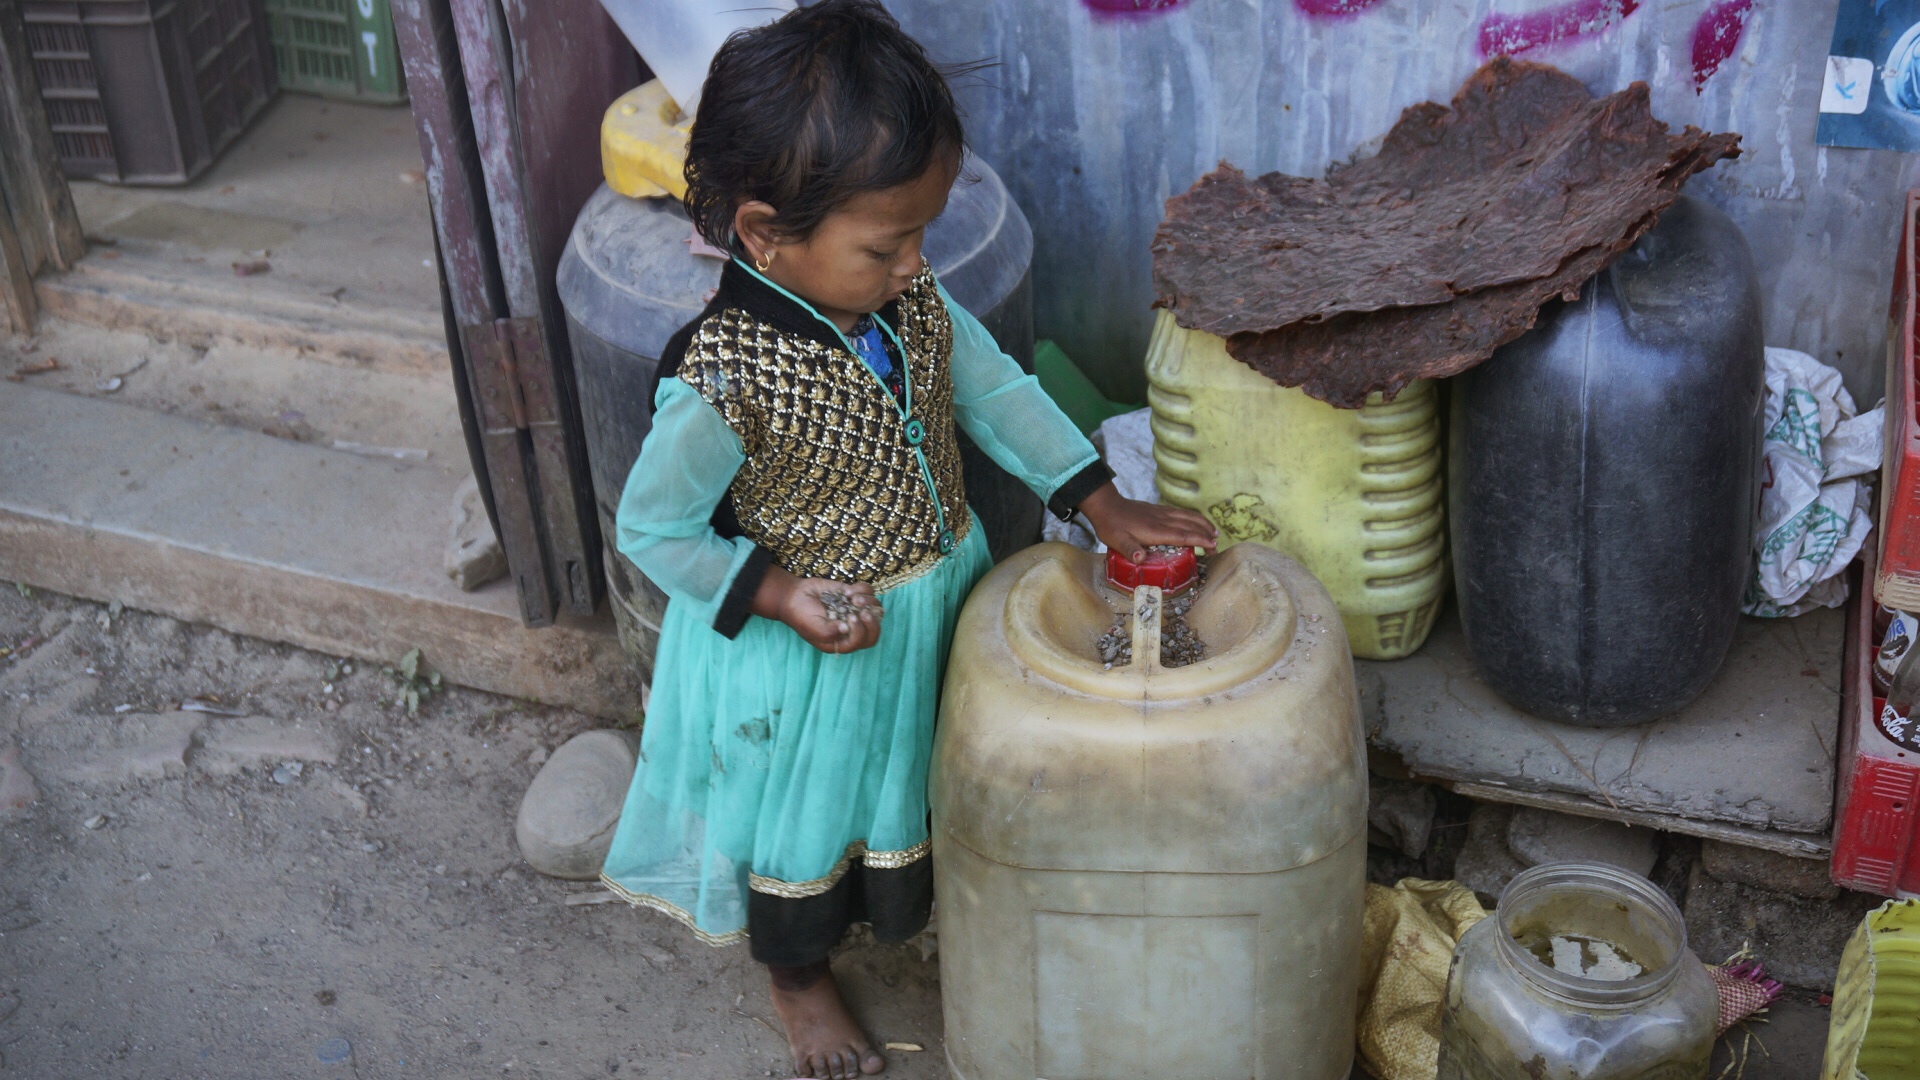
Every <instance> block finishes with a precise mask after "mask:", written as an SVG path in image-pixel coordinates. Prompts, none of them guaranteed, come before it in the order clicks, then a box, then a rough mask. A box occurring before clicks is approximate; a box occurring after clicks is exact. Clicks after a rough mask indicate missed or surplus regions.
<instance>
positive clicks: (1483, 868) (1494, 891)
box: [1453, 803, 1527, 907]
mask: <svg viewBox="0 0 1920 1080" xmlns="http://www.w3.org/2000/svg"><path fill="white" fill-rule="evenodd" d="M1512 818H1513V808H1512V807H1510V806H1501V805H1500V804H1498V803H1481V804H1480V805H1479V806H1476V807H1474V808H1473V815H1472V816H1471V817H1469V818H1468V819H1467V842H1466V844H1465V846H1463V847H1462V848H1461V849H1460V858H1459V859H1458V860H1457V861H1455V863H1454V864H1453V879H1454V880H1455V881H1458V882H1459V883H1460V884H1462V885H1465V886H1466V887H1467V888H1469V889H1472V890H1473V891H1474V894H1475V895H1477V896H1478V897H1479V898H1480V902H1481V903H1483V904H1485V905H1487V906H1488V907H1492V906H1493V905H1494V902H1495V901H1497V900H1499V899H1500V891H1501V890H1502V889H1505V888H1506V887H1507V882H1509V881H1512V880H1513V879H1514V877H1515V876H1516V875H1518V874H1519V873H1520V871H1522V870H1525V869H1526V868H1527V865H1526V864H1525V863H1523V862H1521V861H1520V860H1519V859H1516V858H1514V856H1513V852H1511V851H1509V850H1507V827H1508V825H1509V823H1510V822H1511V821H1512Z"/></svg>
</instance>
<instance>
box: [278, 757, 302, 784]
mask: <svg viewBox="0 0 1920 1080" xmlns="http://www.w3.org/2000/svg"><path fill="white" fill-rule="evenodd" d="M306 768H307V767H306V766H305V765H303V764H301V763H300V762H298V761H283V762H281V763H280V764H278V765H275V766H274V767H273V782H274V783H276V784H291V783H293V782H294V781H295V780H298V779H300V774H301V773H302V772H304V771H306Z"/></svg>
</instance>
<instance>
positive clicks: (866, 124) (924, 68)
mask: <svg viewBox="0 0 1920 1080" xmlns="http://www.w3.org/2000/svg"><path fill="white" fill-rule="evenodd" d="M969 70H972V68H971V66H969V67H962V68H954V69H949V72H950V73H954V74H960V73H964V72H966V71H969ZM965 148H966V133H965V132H964V131H963V130H962V129H961V126H960V113H959V110H958V109H956V108H955V107H954V103H953V93H952V91H951V90H949V89H948V88H947V80H946V78H945V76H944V75H943V73H942V70H941V69H940V68H939V67H936V66H935V65H934V63H933V61H931V60H929V59H928V58H927V53H926V50H925V49H922V48H921V47H920V43H919V42H917V41H915V40H913V39H912V38H911V37H908V36H907V34H906V32H905V31H904V30H901V29H900V24H899V23H897V22H895V21H894V18H893V16H892V15H889V14H888V13H887V11H886V9H885V8H883V7H881V6H880V5H879V4H878V3H877V2H875V0H820V2H819V3H815V4H811V5H809V6H807V7H802V8H798V9H796V10H794V11H792V12H789V13H788V14H786V15H784V16H782V17H781V18H779V19H778V20H776V21H774V22H772V23H769V24H767V25H765V26H761V27H756V28H754V29H751V30H742V31H740V32H739V33H736V34H734V35H733V36H732V37H730V38H728V39H727V41H726V44H724V45H722V46H720V51H719V53H717V54H716V55H715V56H714V58H713V66H712V67H711V68H710V69H708V72H707V81H706V85H705V87H704V88H703V89H702V90H701V93H700V109H699V113H698V115H697V116H696V117H695V118H694V123H693V133H692V136H691V137H690V138H689V139H688V140H687V167H686V177H687V197H686V204H687V213H688V214H689V215H691V216H692V218H693V222H694V225H695V227H697V228H698V229H699V230H700V235H702V236H704V237H706V238H707V240H708V242H710V243H712V244H713V245H714V246H716V247H720V248H729V247H730V245H731V244H732V241H733V213H734V210H735V209H736V208H737V207H738V206H739V205H740V204H741V203H744V202H750V201H753V200H756V199H757V200H760V201H762V202H765V203H767V204H768V205H770V206H772V207H773V208H774V209H775V210H776V211H777V214H776V216H775V217H774V219H773V225H774V227H775V228H776V229H778V230H779V231H780V232H782V233H785V234H787V235H789V236H793V237H796V238H799V239H805V238H806V237H807V235H808V234H810V233H811V232H812V231H813V229H814V227H815V226H817V225H819V224H820V220H821V219H822V218H824V217H826V216H827V214H828V213H829V212H831V211H832V210H833V208H834V207H836V206H839V205H840V204H841V203H843V202H845V201H846V200H847V199H849V198H851V197H852V196H854V195H856V194H858V193H860V192H862V191H878V190H881V189H884V188H890V187H897V186H899V185H900V184H904V183H906V182H908V181H910V180H912V179H914V178H915V177H917V176H919V175H920V174H922V173H924V172H925V171H926V170H927V167H928V166H929V165H931V164H933V162H934V160H935V159H936V157H938V156H941V155H944V154H948V153H952V154H954V155H955V157H956V159H957V158H958V157H959V155H960V153H961V152H963V151H964V150H965Z"/></svg>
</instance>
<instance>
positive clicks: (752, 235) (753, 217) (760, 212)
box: [733, 199, 779, 263]
mask: <svg viewBox="0 0 1920 1080" xmlns="http://www.w3.org/2000/svg"><path fill="white" fill-rule="evenodd" d="M778 215H779V211H777V210H775V209H774V208H773V207H772V206H771V205H770V204H768V203H764V202H761V201H760V200H758V199H754V200H752V201H750V202H743V203H741V204H740V205H739V206H738V207H736V208H735V209H734V211H733V235H734V236H735V237H736V238H738V239H739V241H740V246H741V247H743V248H745V249H746V253H747V258H748V259H749V260H751V261H753V262H756V263H758V262H765V261H766V260H767V258H768V257H769V256H771V255H772V254H773V251H774V248H776V247H778V246H779V234H778V231H777V230H775V228H774V227H773V219H774V218H775V217H777V216H778Z"/></svg>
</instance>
